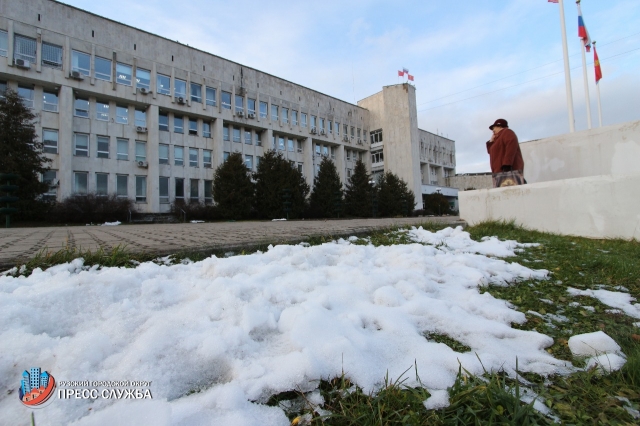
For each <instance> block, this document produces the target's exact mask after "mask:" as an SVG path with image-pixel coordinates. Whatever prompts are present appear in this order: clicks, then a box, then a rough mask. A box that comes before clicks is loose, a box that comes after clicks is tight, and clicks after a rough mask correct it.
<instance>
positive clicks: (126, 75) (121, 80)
mask: <svg viewBox="0 0 640 426" xmlns="http://www.w3.org/2000/svg"><path fill="white" fill-rule="evenodd" d="M116 76H117V78H116V83H118V84H124V85H125V86H131V81H132V80H133V67H132V66H131V65H127V64H121V63H120V62H116Z"/></svg>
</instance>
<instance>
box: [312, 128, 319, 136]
mask: <svg viewBox="0 0 640 426" xmlns="http://www.w3.org/2000/svg"><path fill="white" fill-rule="evenodd" d="M316 133H318V132H317V131H316V128H315V127H312V128H311V134H312V135H315V134H316Z"/></svg>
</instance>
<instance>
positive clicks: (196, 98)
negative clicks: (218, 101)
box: [191, 83, 202, 103]
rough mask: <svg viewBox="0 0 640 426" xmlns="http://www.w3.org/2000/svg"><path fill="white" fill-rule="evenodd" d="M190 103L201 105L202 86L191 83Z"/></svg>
mask: <svg viewBox="0 0 640 426" xmlns="http://www.w3.org/2000/svg"><path fill="white" fill-rule="evenodd" d="M191 102H199V103H202V85H201V84H197V83H191Z"/></svg>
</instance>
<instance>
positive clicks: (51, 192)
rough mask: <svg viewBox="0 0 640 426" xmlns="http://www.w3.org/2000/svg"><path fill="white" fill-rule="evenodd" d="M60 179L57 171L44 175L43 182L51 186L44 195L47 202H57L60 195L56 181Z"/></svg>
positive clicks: (49, 171)
mask: <svg viewBox="0 0 640 426" xmlns="http://www.w3.org/2000/svg"><path fill="white" fill-rule="evenodd" d="M57 178H58V172H57V171H55V170H47V171H46V172H44V173H43V174H42V182H44V183H46V184H48V185H49V187H48V188H47V192H45V193H44V194H42V198H43V199H45V200H55V199H56V197H57V195H58V185H56V184H55V182H54V181H55V180H57Z"/></svg>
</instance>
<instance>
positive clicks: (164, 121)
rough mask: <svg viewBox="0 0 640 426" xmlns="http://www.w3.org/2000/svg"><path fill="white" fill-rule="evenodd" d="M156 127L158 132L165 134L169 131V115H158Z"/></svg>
mask: <svg viewBox="0 0 640 426" xmlns="http://www.w3.org/2000/svg"><path fill="white" fill-rule="evenodd" d="M158 126H159V128H160V130H164V131H165V132H168V131H169V115H168V114H167V113H162V112H161V113H160V114H159V116H158Z"/></svg>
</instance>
